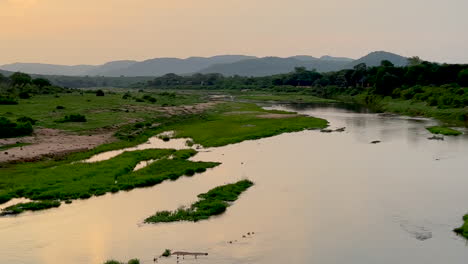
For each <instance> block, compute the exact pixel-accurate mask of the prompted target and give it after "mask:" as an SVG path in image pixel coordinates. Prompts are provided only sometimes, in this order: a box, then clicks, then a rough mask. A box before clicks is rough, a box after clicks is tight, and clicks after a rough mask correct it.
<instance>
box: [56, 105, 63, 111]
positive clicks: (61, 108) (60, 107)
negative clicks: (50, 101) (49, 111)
mask: <svg viewBox="0 0 468 264" xmlns="http://www.w3.org/2000/svg"><path fill="white" fill-rule="evenodd" d="M55 109H57V110H63V109H65V106H62V105H57V106H56V107H55Z"/></svg>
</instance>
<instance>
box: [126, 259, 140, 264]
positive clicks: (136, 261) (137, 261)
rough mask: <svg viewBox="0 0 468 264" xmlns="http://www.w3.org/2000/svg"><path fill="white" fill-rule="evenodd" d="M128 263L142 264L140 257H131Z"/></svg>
mask: <svg viewBox="0 0 468 264" xmlns="http://www.w3.org/2000/svg"><path fill="white" fill-rule="evenodd" d="M128 264H140V260H139V259H131V260H129V261H128Z"/></svg>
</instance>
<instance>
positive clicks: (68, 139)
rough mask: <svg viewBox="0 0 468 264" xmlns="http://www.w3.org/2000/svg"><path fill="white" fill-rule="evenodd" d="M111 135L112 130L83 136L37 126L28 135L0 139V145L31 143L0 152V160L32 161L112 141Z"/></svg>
mask: <svg viewBox="0 0 468 264" xmlns="http://www.w3.org/2000/svg"><path fill="white" fill-rule="evenodd" d="M112 135H113V132H107V133H101V134H94V135H87V136H83V135H76V134H71V133H67V132H65V131H62V130H57V129H49V128H39V129H36V131H35V133H34V135H33V136H30V137H22V138H8V139H0V146H3V145H11V144H15V143H17V142H21V143H30V144H31V145H27V146H23V147H16V148H11V149H7V150H4V151H2V152H0V162H11V161H34V160H37V159H39V158H41V157H43V156H60V155H64V154H67V153H71V152H78V151H84V150H88V149H92V148H94V147H97V146H99V145H101V144H104V143H107V142H110V141H112Z"/></svg>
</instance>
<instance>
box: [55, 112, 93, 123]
mask: <svg viewBox="0 0 468 264" xmlns="http://www.w3.org/2000/svg"><path fill="white" fill-rule="evenodd" d="M86 121H87V120H86V117H85V116H84V115H80V114H71V115H67V116H65V117H64V118H62V119H59V120H57V121H55V122H57V123H67V122H86Z"/></svg>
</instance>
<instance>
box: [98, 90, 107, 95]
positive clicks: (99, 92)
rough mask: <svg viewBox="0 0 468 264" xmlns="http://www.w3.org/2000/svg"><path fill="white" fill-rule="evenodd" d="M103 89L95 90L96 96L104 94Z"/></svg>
mask: <svg viewBox="0 0 468 264" xmlns="http://www.w3.org/2000/svg"><path fill="white" fill-rule="evenodd" d="M104 95H105V94H104V91H103V90H97V91H96V96H104Z"/></svg>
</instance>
